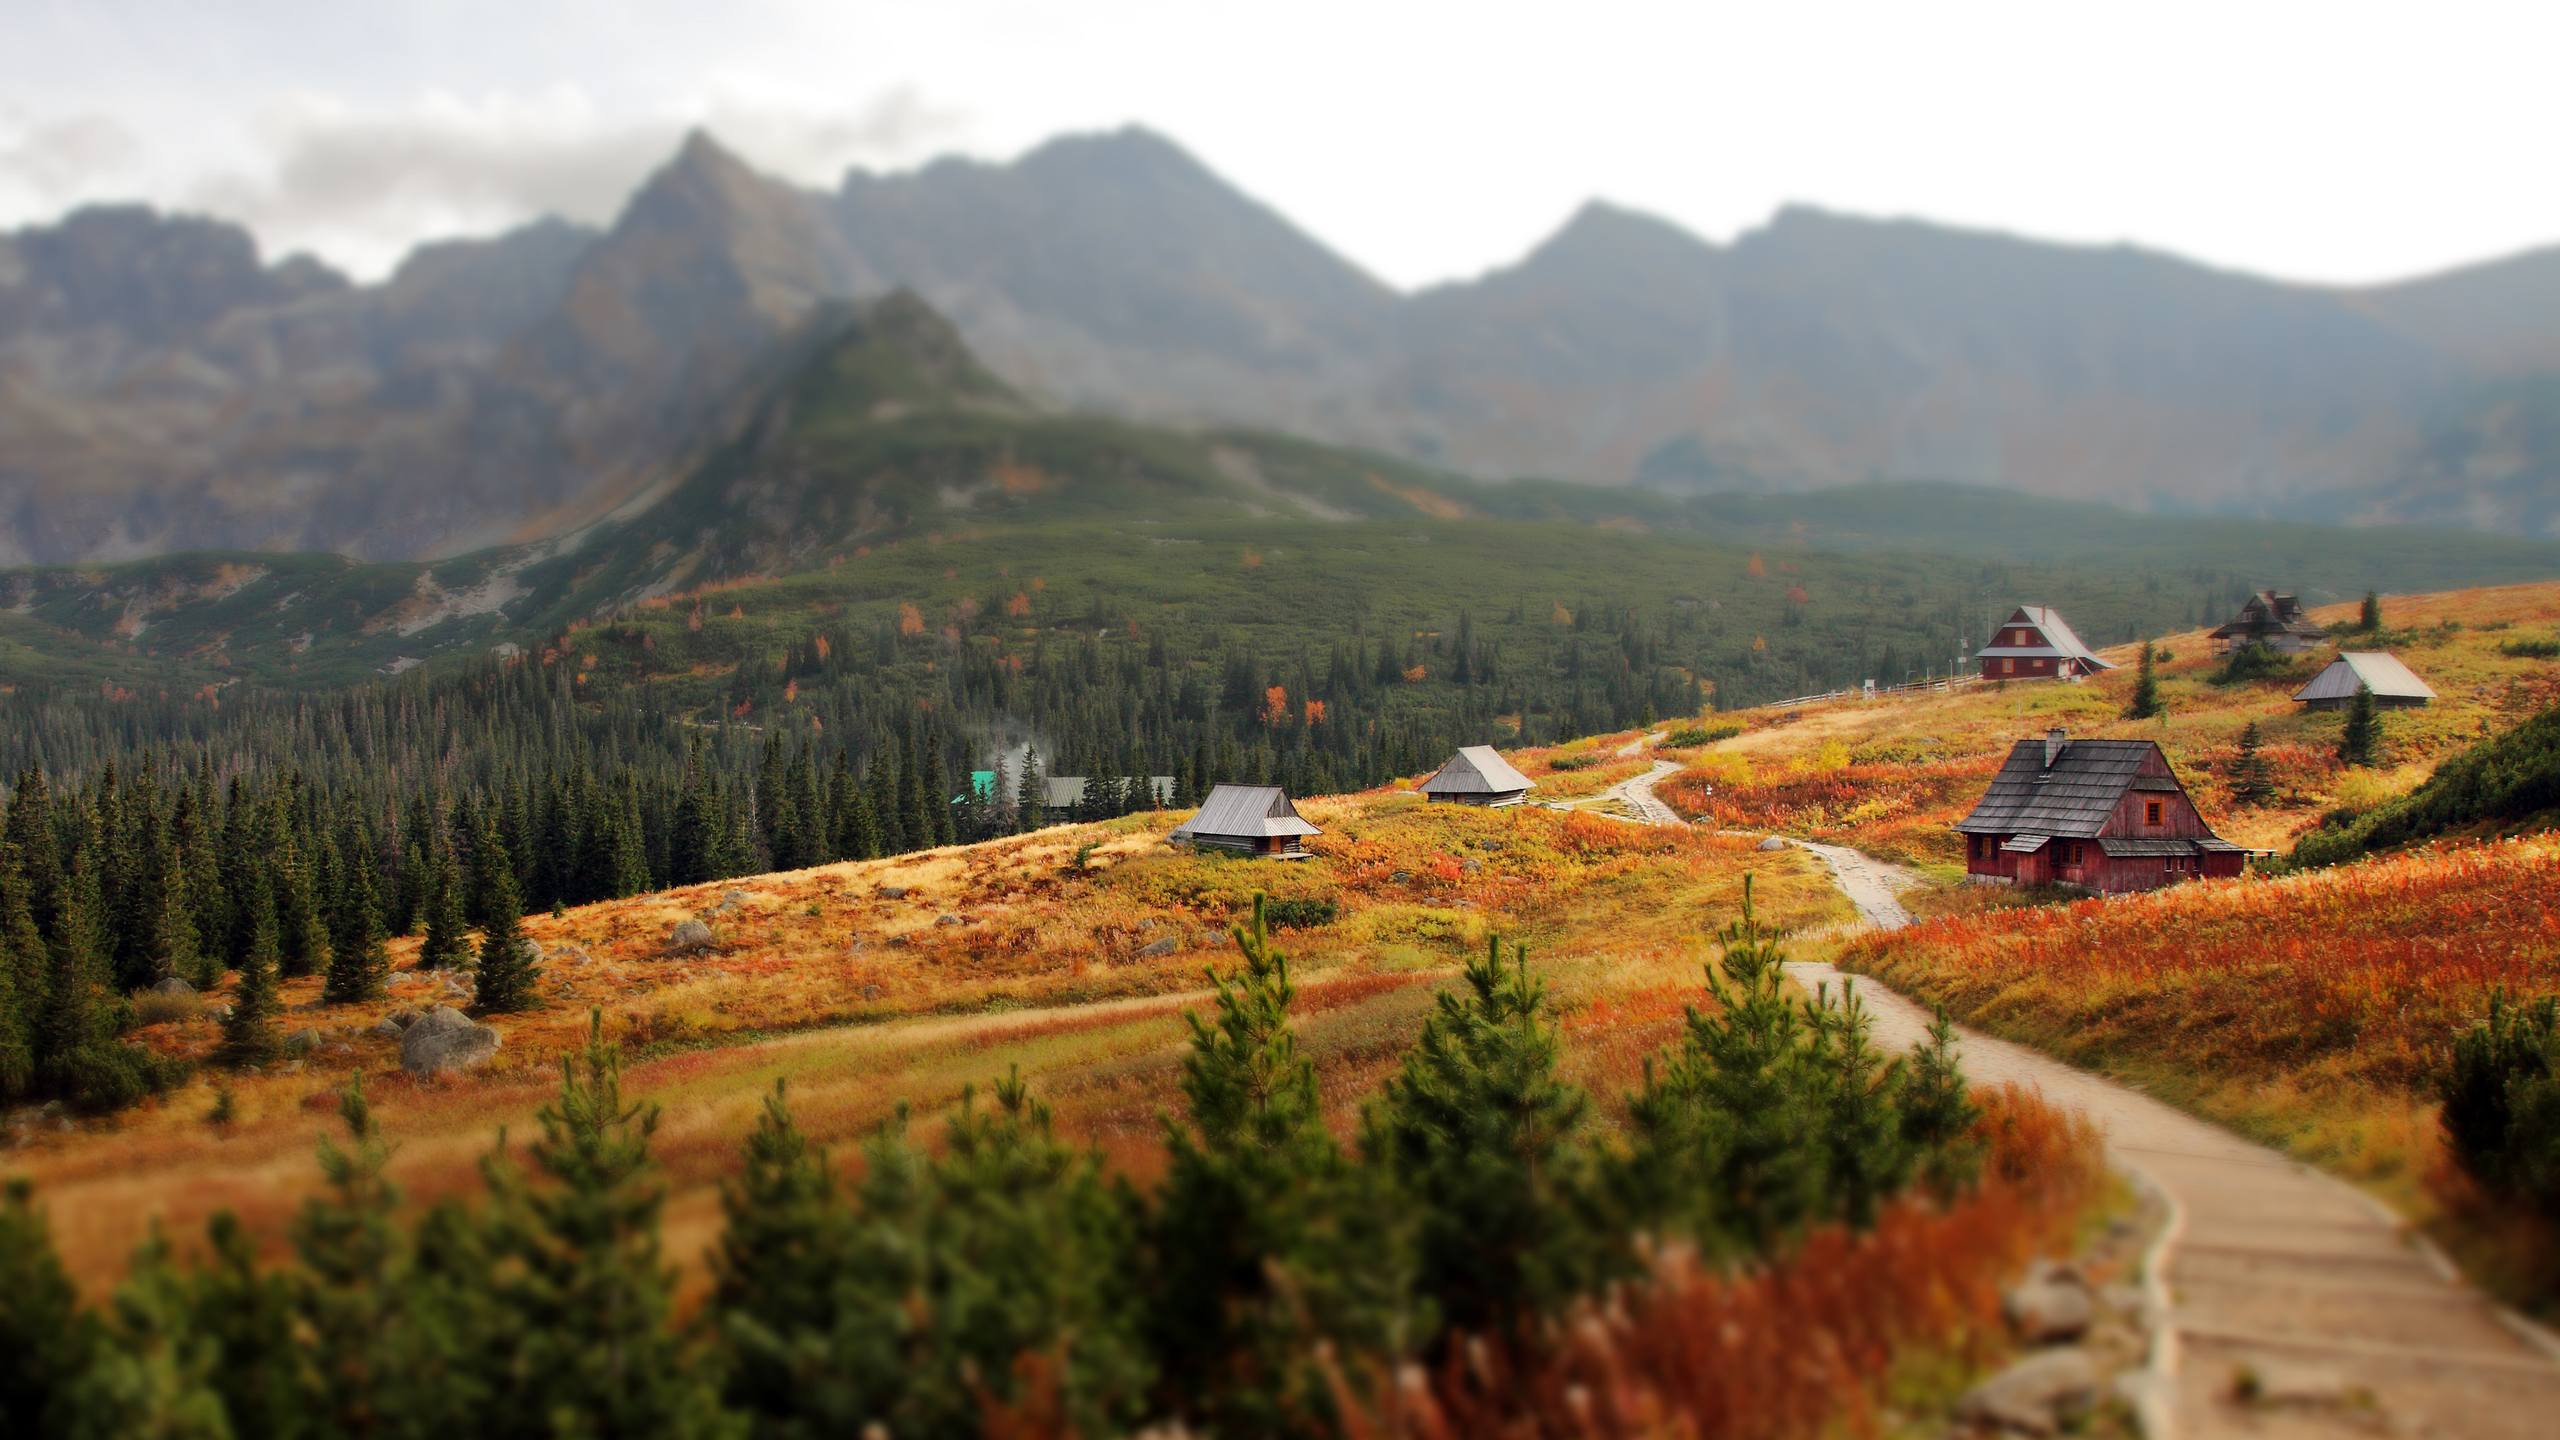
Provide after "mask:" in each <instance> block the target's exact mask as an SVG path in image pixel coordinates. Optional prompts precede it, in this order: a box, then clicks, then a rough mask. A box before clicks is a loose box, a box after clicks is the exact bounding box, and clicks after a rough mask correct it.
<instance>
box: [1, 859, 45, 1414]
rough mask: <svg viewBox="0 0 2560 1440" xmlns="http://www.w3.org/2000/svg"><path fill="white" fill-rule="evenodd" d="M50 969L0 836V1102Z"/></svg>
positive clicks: (38, 1011) (14, 1089) (39, 1010)
mask: <svg viewBox="0 0 2560 1440" xmlns="http://www.w3.org/2000/svg"><path fill="white" fill-rule="evenodd" d="M50 968H51V967H50V966H49V965H48V964H47V956H46V952H45V945H44V937H43V936H41V935H38V934H37V933H36V922H35V917H34V916H32V915H30V914H28V913H27V894H26V883H25V881H24V880H23V879H22V878H21V877H20V873H19V869H18V856H17V851H16V849H15V847H13V846H12V845H10V843H9V842H8V841H7V840H6V839H5V838H0V1104H12V1103H15V1102H16V1101H18V1100H21V1099H23V1098H25V1097H26V1096H27V1095H28V1094H29V1093H31V1092H32V1091H33V1090H34V1089H35V1081H36V1038H35V1029H36V1019H37V1017H38V1016H40V1015H42V1014H43V1013H44V1009H45V983H46V981H45V977H46V973H47V971H48V970H49V969H50ZM0 1413H5V1412H0Z"/></svg>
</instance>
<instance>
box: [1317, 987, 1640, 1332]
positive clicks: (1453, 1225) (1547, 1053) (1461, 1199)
mask: <svg viewBox="0 0 2560 1440" xmlns="http://www.w3.org/2000/svg"><path fill="white" fill-rule="evenodd" d="M1463 978H1464V980H1465V982H1466V990H1465V992H1464V993H1463V994H1458V993H1443V994H1442V995H1441V996H1440V997H1439V998H1438V1001H1437V1005H1436V1008H1435V1009H1434V1010H1433V1011H1432V1014H1431V1016H1430V1018H1429V1019H1428V1020H1426V1021H1425V1022H1424V1023H1423V1027H1422V1034H1421V1036H1420V1037H1419V1038H1418V1039H1417V1040H1416V1041H1415V1042H1414V1044H1413V1046H1412V1048H1410V1049H1408V1050H1407V1051H1406V1052H1405V1057H1404V1068H1403V1070H1402V1072H1401V1073H1400V1074H1399V1075H1397V1076H1396V1077H1395V1078H1393V1079H1390V1080H1389V1081H1388V1082H1387V1085H1386V1090H1385V1094H1384V1096H1383V1098H1382V1100H1381V1101H1380V1103H1379V1104H1378V1105H1377V1106H1376V1107H1375V1108H1374V1109H1372V1111H1371V1112H1370V1115H1369V1117H1368V1123H1367V1140H1366V1145H1365V1148H1366V1149H1367V1151H1368V1153H1369V1155H1370V1156H1371V1157H1372V1158H1373V1159H1375V1160H1382V1161H1383V1162H1384V1163H1385V1164H1386V1166H1387V1167H1388V1169H1389V1170H1390V1171H1391V1172H1392V1173H1393V1174H1394V1176H1395V1179H1396V1183H1397V1186H1398V1188H1399V1191H1400V1193H1401V1194H1402V1195H1403V1196H1404V1197H1405V1198H1406V1199H1407V1201H1408V1202H1409V1204H1410V1206H1411V1209H1412V1211H1413V1213H1414V1214H1415V1215H1416V1216H1418V1217H1419V1220H1418V1234H1417V1236H1416V1240H1415V1243H1416V1250H1417V1258H1418V1263H1419V1277H1420V1285H1421V1289H1422V1292H1423V1293H1424V1294H1425V1295H1428V1296H1430V1297H1431V1298H1432V1299H1433V1300H1434V1301H1435V1302H1436V1303H1437V1304H1438V1306H1439V1309H1440V1318H1441V1320H1442V1321H1443V1322H1444V1323H1446V1324H1449V1325H1452V1326H1455V1327H1457V1328H1459V1329H1461V1330H1465V1331H1469V1332H1473V1333H1495V1334H1508V1333H1510V1332H1511V1330H1512V1328H1513V1326H1514V1325H1515V1324H1517V1323H1518V1322H1519V1321H1521V1320H1522V1319H1524V1318H1525V1317H1527V1316H1528V1315H1530V1314H1532V1313H1534V1312H1535V1311H1537V1310H1539V1309H1541V1308H1544V1307H1546V1306H1548V1305H1552V1304H1554V1303H1556V1302H1559V1301H1561V1300H1563V1299H1564V1298H1566V1297H1567V1296H1569V1295H1571V1294H1574V1293H1576V1292H1577V1291H1581V1290H1586V1289H1589V1288H1591V1283H1592V1281H1593V1279H1594V1278H1595V1277H1596V1276H1598V1275H1600V1274H1603V1273H1605V1272H1606V1270H1607V1269H1608V1268H1609V1260H1608V1253H1607V1252H1608V1251H1609V1250H1610V1248H1611V1247H1610V1246H1608V1244H1607V1243H1606V1241H1605V1240H1604V1238H1603V1233H1602V1231H1601V1229H1600V1227H1599V1225H1598V1224H1597V1223H1596V1211H1595V1207H1594V1205H1593V1203H1592V1202H1593V1198H1594V1197H1593V1192H1592V1187H1591V1183H1590V1181H1591V1165H1590V1156H1589V1154H1588V1152H1586V1151H1585V1150H1583V1149H1582V1148H1581V1146H1580V1145H1579V1144H1578V1142H1577V1140H1576V1132H1577V1131H1578V1130H1579V1129H1580V1128H1581V1126H1582V1123H1583V1120H1584V1118H1585V1117H1586V1116H1587V1115H1588V1114H1589V1113H1590V1108H1591V1104H1590V1097H1588V1096H1587V1095H1585V1094H1584V1093H1583V1092H1582V1091H1581V1090H1580V1089H1579V1088H1577V1087H1575V1086H1573V1085H1570V1084H1567V1083H1566V1082H1565V1081H1564V1080H1563V1079H1562V1078H1560V1077H1559V1075H1558V1074H1557V1055H1558V1045H1557V1039H1556V1031H1555V1027H1554V1025H1553V1024H1551V1023H1549V1022H1547V1021H1545V1020H1544V1019H1543V1018H1542V1015H1541V1011H1542V1010H1543V1008H1544V1005H1545V995H1544V987H1543V986H1541V985H1540V984H1539V983H1538V982H1536V981H1534V980H1532V979H1530V978H1529V961H1528V956H1527V953H1526V952H1525V951H1518V952H1515V953H1514V956H1513V962H1512V963H1511V964H1510V965H1507V966H1506V965H1505V964H1503V961H1502V942H1501V940H1500V939H1499V938H1498V937H1497V938H1494V939H1492V940H1490V941H1489V942H1487V944H1486V947H1485V953H1484V955H1483V956H1482V958H1480V959H1477V960H1475V961H1472V962H1470V963H1469V964H1468V966H1467V969H1466V973H1465V976H1464V977H1463Z"/></svg>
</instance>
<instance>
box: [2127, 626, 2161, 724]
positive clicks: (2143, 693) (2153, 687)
mask: <svg viewBox="0 0 2560 1440" xmlns="http://www.w3.org/2000/svg"><path fill="white" fill-rule="evenodd" d="M2155 653H2156V652H2155V647H2154V646H2153V645H2152V643H2151V642H2150V641H2148V640H2145V641H2143V642H2142V662H2141V668H2140V669H2139V670H2136V671H2135V672H2134V677H2133V702H2132V703H2131V704H2129V705H2127V706H2126V707H2125V711H2124V716H2125V718H2126V719H2128V720H2150V719H2155V718H2157V717H2158V716H2159V715H2160V713H2161V708H2162V707H2161V704H2160V680H2159V677H2158V676H2157V675H2156V674H2154V673H2153V668H2152V667H2153V664H2154V657H2155Z"/></svg>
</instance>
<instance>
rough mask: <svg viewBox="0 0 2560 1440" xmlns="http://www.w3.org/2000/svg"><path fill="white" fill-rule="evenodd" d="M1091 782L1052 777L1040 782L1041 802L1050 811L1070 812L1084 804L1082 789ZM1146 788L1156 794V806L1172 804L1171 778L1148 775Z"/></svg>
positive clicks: (1074, 778)
mask: <svg viewBox="0 0 2560 1440" xmlns="http://www.w3.org/2000/svg"><path fill="white" fill-rule="evenodd" d="M1091 783H1092V782H1091V781H1090V780H1089V779H1088V778H1087V777H1085V776H1082V775H1052V776H1050V777H1048V778H1047V779H1046V780H1043V781H1041V782H1040V786H1041V790H1042V794H1041V797H1040V799H1041V802H1042V803H1043V804H1045V805H1047V806H1048V807H1049V808H1050V809H1052V810H1070V809H1073V808H1075V807H1076V806H1078V805H1081V804H1083V803H1084V787H1085V786H1087V785H1089V784H1091ZM1147 788H1148V789H1150V790H1153V791H1154V792H1156V804H1158V805H1160V806H1161V805H1170V804H1172V803H1173V777H1172V776H1170V775H1150V776H1148V777H1147Z"/></svg>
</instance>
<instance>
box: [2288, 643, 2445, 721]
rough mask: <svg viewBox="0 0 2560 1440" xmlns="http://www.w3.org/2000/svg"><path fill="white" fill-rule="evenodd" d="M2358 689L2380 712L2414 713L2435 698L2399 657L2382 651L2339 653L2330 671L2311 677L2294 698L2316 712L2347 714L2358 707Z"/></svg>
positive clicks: (2425, 683)
mask: <svg viewBox="0 0 2560 1440" xmlns="http://www.w3.org/2000/svg"><path fill="white" fill-rule="evenodd" d="M2359 688H2361V689H2366V690H2370V691H2372V692H2373V707H2374V708H2375V709H2377V710H2414V709H2416V708H2418V707H2419V706H2421V705H2424V704H2426V703H2427V702H2428V701H2430V700H2433V699H2434V698H2436V692H2435V691H2433V690H2431V689H2429V688H2427V682H2426V681H2424V680H2421V679H2419V678H2418V677H2417V676H2416V675H2415V674H2414V673H2412V672H2411V671H2410V669H2409V667H2408V666H2406V665H2403V664H2401V663H2400V659H2399V657H2398V656H2396V655H2391V654H2388V653H2386V652H2384V651H2380V650H2341V651H2339V652H2338V658H2337V659H2335V660H2332V661H2330V662H2329V668H2328V669H2326V670H2323V671H2321V672H2320V673H2319V674H2317V675H2314V676H2312V677H2311V683H2310V684H2308V685H2305V686H2303V687H2302V688H2301V689H2299V690H2296V691H2294V692H2293V698H2294V699H2295V700H2296V701H2297V702H2299V703H2301V704H2302V705H2304V706H2306V707H2308V708H2310V709H2313V710H2344V709H2346V708H2347V707H2348V706H2350V705H2353V704H2354V703H2355V700H2356V691H2357V690H2358V689H2359Z"/></svg>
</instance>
